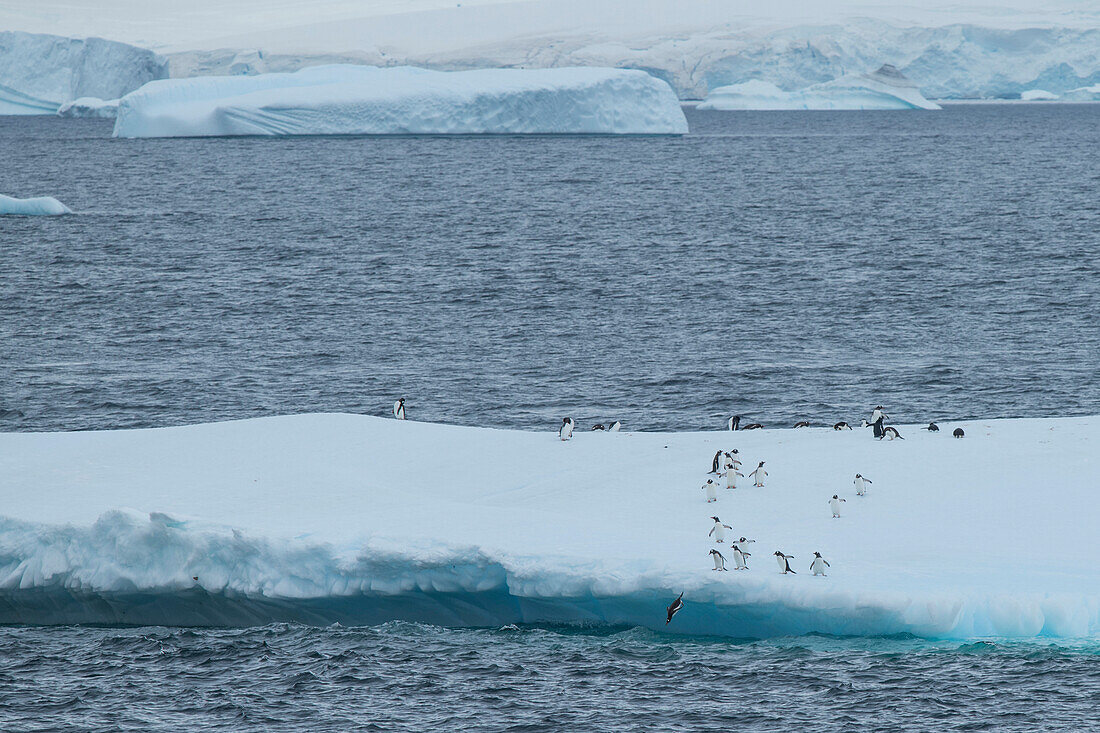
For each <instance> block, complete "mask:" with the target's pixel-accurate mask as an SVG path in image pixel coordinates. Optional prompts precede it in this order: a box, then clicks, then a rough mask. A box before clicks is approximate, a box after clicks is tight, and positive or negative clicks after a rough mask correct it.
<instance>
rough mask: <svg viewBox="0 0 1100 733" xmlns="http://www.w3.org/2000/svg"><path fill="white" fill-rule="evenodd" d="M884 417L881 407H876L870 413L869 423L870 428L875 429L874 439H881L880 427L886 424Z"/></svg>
mask: <svg viewBox="0 0 1100 733" xmlns="http://www.w3.org/2000/svg"><path fill="white" fill-rule="evenodd" d="M886 417H887V415H886V413H885V412H883V411H882V405H878V406H877V407H876V408H875V409H874V410H872V411H871V420H870V423H871V427H873V428H874V429H875V437H876V438H881V437H882V425H883V423H884V422H886Z"/></svg>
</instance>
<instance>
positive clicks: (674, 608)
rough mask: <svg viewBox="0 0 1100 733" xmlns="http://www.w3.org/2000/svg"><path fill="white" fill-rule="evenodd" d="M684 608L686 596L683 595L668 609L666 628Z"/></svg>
mask: <svg viewBox="0 0 1100 733" xmlns="http://www.w3.org/2000/svg"><path fill="white" fill-rule="evenodd" d="M683 607H684V594H683V593H681V594H680V597H679V598H677V599H676V600H675V601H673V602H672V604H671V605H669V607H668V618H667V619H666V620H665V626H668V625H669V624H670V623H672V617H673V616H675V615H676V614H677V612H678V611H679V610H680V609H681V608H683Z"/></svg>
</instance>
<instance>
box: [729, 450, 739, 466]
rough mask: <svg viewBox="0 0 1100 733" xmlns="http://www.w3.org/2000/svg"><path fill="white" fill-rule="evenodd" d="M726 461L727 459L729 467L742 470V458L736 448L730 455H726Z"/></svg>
mask: <svg viewBox="0 0 1100 733" xmlns="http://www.w3.org/2000/svg"><path fill="white" fill-rule="evenodd" d="M726 459H727V463H728V464H729V465H731V466H736V467H737V468H741V456H740V454H739V453H738V452H737V449H736V448H734V449H733V450H731V451H730V452H729V453H727V454H726Z"/></svg>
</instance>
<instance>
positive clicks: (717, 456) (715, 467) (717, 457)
mask: <svg viewBox="0 0 1100 733" xmlns="http://www.w3.org/2000/svg"><path fill="white" fill-rule="evenodd" d="M721 460H722V451H721V449H719V450H718V452H717V453H715V454H714V459H713V460H712V461H711V462H710V470H709V471H707V473H718V462H719V461H721Z"/></svg>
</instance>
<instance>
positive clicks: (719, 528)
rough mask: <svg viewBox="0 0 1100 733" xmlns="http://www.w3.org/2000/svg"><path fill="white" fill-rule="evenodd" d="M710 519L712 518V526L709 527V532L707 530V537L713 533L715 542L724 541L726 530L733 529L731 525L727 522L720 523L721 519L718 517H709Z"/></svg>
mask: <svg viewBox="0 0 1100 733" xmlns="http://www.w3.org/2000/svg"><path fill="white" fill-rule="evenodd" d="M711 519H713V520H714V526H713V527H711V528H710V531H709V532H707V537H710V536H711V535H713V536H714V541H715V542H725V541H726V530H727V529H733V527H731V526H729V525H728V524H722V520H721V519H719V518H718V517H711Z"/></svg>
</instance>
